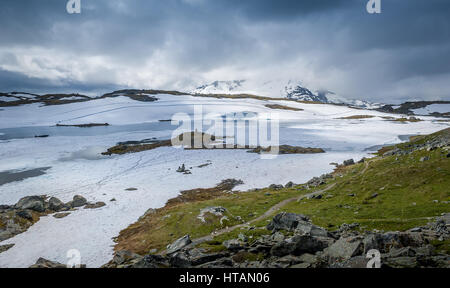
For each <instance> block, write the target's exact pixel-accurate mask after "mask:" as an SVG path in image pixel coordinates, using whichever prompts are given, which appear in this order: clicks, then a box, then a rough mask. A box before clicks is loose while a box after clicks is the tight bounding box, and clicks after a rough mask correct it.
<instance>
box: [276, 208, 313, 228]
mask: <svg viewBox="0 0 450 288" xmlns="http://www.w3.org/2000/svg"><path fill="white" fill-rule="evenodd" d="M300 221H302V222H305V221H309V218H308V217H307V216H305V215H301V214H294V213H285V212H283V213H280V214H278V215H276V216H275V217H274V218H273V219H272V221H271V222H270V223H269V224H268V225H267V229H268V230H287V231H293V230H295V229H296V228H297V226H298V224H299V222H300Z"/></svg>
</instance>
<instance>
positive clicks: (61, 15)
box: [0, 0, 450, 103]
mask: <svg viewBox="0 0 450 288" xmlns="http://www.w3.org/2000/svg"><path fill="white" fill-rule="evenodd" d="M81 2H82V13H81V14H79V15H75V14H73V15H70V14H67V12H66V8H65V7H66V3H67V1H66V0H46V1H34V0H2V1H1V2H0V91H11V90H20V91H30V90H31V91H36V90H40V91H62V90H64V91H68V90H70V91H73V92H84V91H95V90H99V89H100V90H101V89H105V90H108V89H115V88H118V87H133V88H159V89H178V90H188V89H191V88H194V87H196V86H198V85H200V84H204V83H208V82H211V81H214V80H234V79H251V78H258V79H267V80H270V79H273V78H280V77H281V78H286V79H300V80H302V81H303V83H304V84H305V85H306V86H310V87H314V88H315V89H327V90H331V91H334V92H336V93H338V94H340V95H342V96H345V97H347V98H353V99H366V100H370V101H382V102H391V103H395V102H399V101H405V100H418V99H429V100H431V99H433V100H435V99H445V100H450V92H449V91H450V17H449V16H450V1H448V0H408V1H406V0H405V1H404V0H382V13H381V14H379V15H371V14H368V13H367V12H366V9H365V6H366V3H367V0H311V1H303V0H285V1H280V0H273V1H269V0H81Z"/></svg>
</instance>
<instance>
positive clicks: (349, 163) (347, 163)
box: [344, 159, 355, 166]
mask: <svg viewBox="0 0 450 288" xmlns="http://www.w3.org/2000/svg"><path fill="white" fill-rule="evenodd" d="M353 164H355V160H353V159H349V160H345V161H344V166H350V165H353Z"/></svg>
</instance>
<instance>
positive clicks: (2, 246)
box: [0, 244, 14, 253]
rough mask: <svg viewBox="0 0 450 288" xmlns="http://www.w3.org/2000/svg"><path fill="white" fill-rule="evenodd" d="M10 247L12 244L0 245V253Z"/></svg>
mask: <svg viewBox="0 0 450 288" xmlns="http://www.w3.org/2000/svg"><path fill="white" fill-rule="evenodd" d="M12 247H14V244H6V245H0V253H3V252H6V251H8V250H9V249H11V248H12Z"/></svg>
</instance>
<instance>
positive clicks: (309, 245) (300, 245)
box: [270, 235, 329, 257]
mask: <svg viewBox="0 0 450 288" xmlns="http://www.w3.org/2000/svg"><path fill="white" fill-rule="evenodd" d="M327 240H328V239H327ZM327 240H325V239H320V238H319V237H312V236H308V235H295V236H293V237H291V238H289V239H286V240H285V241H283V242H280V243H277V244H275V245H274V246H273V247H272V249H271V250H270V254H271V255H273V256H277V257H282V256H285V255H288V254H292V255H301V254H304V253H315V252H317V251H322V250H323V249H325V248H326V247H328V245H329V242H328V241H327Z"/></svg>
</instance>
